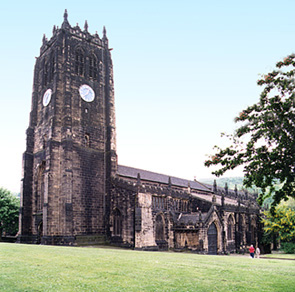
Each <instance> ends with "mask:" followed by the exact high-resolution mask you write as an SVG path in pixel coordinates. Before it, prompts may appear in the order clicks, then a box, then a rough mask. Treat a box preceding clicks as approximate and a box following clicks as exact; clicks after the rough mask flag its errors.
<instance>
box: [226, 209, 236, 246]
mask: <svg viewBox="0 0 295 292" xmlns="http://www.w3.org/2000/svg"><path fill="white" fill-rule="evenodd" d="M234 227H235V224H234V218H233V215H232V214H230V215H229V216H228V219H227V240H234V230H235V229H234Z"/></svg>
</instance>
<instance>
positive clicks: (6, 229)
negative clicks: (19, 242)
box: [0, 188, 20, 236]
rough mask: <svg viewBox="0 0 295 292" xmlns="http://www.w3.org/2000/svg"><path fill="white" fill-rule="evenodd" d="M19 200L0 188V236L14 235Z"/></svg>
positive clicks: (16, 227)
mask: <svg viewBox="0 0 295 292" xmlns="http://www.w3.org/2000/svg"><path fill="white" fill-rule="evenodd" d="M19 205H20V204H19V199H18V198H16V197H15V196H13V195H12V193H11V192H10V191H8V190H6V189H4V188H0V236H1V235H2V234H3V233H5V234H6V235H15V234H16V233H17V231H18V216H19Z"/></svg>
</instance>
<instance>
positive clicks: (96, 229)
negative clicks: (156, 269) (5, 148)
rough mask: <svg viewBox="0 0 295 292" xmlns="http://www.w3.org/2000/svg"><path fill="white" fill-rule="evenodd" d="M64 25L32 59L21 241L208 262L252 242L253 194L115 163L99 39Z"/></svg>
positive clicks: (104, 54)
mask: <svg viewBox="0 0 295 292" xmlns="http://www.w3.org/2000/svg"><path fill="white" fill-rule="evenodd" d="M67 17H68V16H67V12H65V14H64V22H63V23H62V26H61V28H56V27H54V29H53V36H52V37H51V38H50V39H49V40H47V38H46V37H45V36H44V38H43V43H42V46H41V49H40V56H39V57H38V58H37V59H36V64H35V71H34V84H33V93H32V108H31V113H30V124H29V127H28V129H27V132H26V134H27V145H26V150H25V153H24V154H23V180H22V191H21V208H20V229H19V237H18V241H19V242H27V243H43V244H60V245H87V244H106V243H110V244H114V245H117V246H122V247H129V248H136V249H143V250H167V249H177V250H181V249H185V250H192V251H195V252H199V253H210V254H222V253H228V252H239V251H242V250H244V248H245V247H246V246H247V245H249V244H257V243H259V240H260V225H259V207H258V205H257V203H256V197H255V196H254V195H252V194H248V193H247V192H238V191H237V190H228V188H227V186H225V188H219V187H217V185H216V184H215V185H213V186H207V185H203V184H201V183H199V182H197V181H188V180H184V179H180V178H176V177H169V176H166V175H163V174H158V173H154V172H149V171H145V170H141V169H136V168H131V167H126V166H122V165H118V164H117V154H116V124H115V123H116V119H115V102H114V84H113V68H112V60H111V54H110V50H111V49H109V46H108V39H107V37H106V31H105V29H104V31H103V37H102V38H100V37H99V36H98V35H97V33H96V34H94V35H91V34H90V33H89V32H88V25H87V23H85V27H84V30H82V29H81V28H80V27H79V26H75V27H72V26H71V25H70V24H69V22H68V19H67ZM82 85H87V86H90V87H91V89H92V90H93V92H94V94H95V96H91V97H90V99H87V98H86V99H85V96H84V98H83V94H82V95H81V93H80V89H81V86H82ZM87 88H88V89H87V90H88V91H87V90H86V92H84V93H85V94H86V95H88V94H91V90H90V89H89V87H87ZM48 90H50V92H51V99H49V100H47V102H44V98H45V97H44V96H45V95H44V94H45V92H48ZM81 97H82V98H81ZM88 98H89V96H88ZM45 101H46V100H45Z"/></svg>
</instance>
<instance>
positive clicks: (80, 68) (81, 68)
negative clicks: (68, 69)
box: [75, 47, 85, 76]
mask: <svg viewBox="0 0 295 292" xmlns="http://www.w3.org/2000/svg"><path fill="white" fill-rule="evenodd" d="M75 73H76V74H77V75H79V76H84V74H85V54H84V51H83V50H82V48H80V47H78V48H77V49H76V50H75Z"/></svg>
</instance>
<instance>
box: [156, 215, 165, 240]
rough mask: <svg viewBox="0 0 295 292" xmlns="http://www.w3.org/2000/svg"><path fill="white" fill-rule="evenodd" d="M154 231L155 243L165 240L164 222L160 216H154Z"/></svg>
mask: <svg viewBox="0 0 295 292" xmlns="http://www.w3.org/2000/svg"><path fill="white" fill-rule="evenodd" d="M155 231H156V234H155V239H156V241H162V240H165V222H164V218H163V215H162V214H158V215H157V216H156V222H155Z"/></svg>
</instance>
